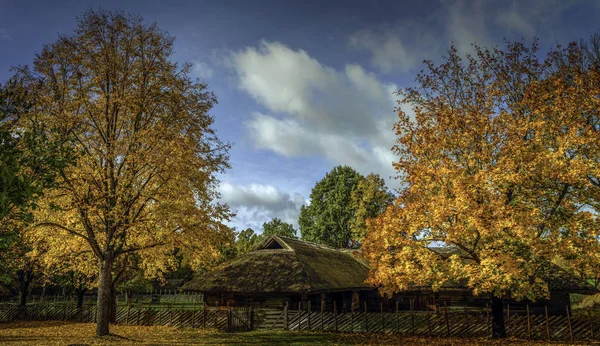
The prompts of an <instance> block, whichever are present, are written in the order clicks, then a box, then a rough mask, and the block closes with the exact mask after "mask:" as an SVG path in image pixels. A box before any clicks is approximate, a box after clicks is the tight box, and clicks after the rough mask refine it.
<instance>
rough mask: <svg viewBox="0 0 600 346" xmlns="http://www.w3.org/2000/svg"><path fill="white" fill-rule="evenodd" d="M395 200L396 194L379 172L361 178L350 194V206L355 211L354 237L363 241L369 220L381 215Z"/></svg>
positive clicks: (358, 240)
mask: <svg viewBox="0 0 600 346" xmlns="http://www.w3.org/2000/svg"><path fill="white" fill-rule="evenodd" d="M393 201H394V195H393V194H392V193H391V192H390V191H389V190H388V189H387V187H386V185H385V181H384V180H383V178H381V177H380V176H379V175H378V174H373V173H371V174H369V175H367V176H366V177H365V178H364V179H361V180H360V181H359V182H358V184H357V185H356V188H355V189H354V190H353V191H352V193H351V194H350V208H351V210H353V211H354V216H353V217H352V220H351V223H350V232H351V233H352V239H353V240H354V241H356V242H359V243H362V242H363V241H364V239H365V237H366V235H367V220H369V219H371V218H374V217H377V216H379V214H381V213H383V212H384V211H385V209H386V208H387V207H388V205H391V204H392V202H393Z"/></svg>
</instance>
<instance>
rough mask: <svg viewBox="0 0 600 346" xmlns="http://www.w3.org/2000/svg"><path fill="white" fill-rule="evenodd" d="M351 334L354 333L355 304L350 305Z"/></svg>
mask: <svg viewBox="0 0 600 346" xmlns="http://www.w3.org/2000/svg"><path fill="white" fill-rule="evenodd" d="M350 333H354V302H351V303H350Z"/></svg>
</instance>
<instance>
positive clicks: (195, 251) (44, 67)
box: [21, 10, 233, 336]
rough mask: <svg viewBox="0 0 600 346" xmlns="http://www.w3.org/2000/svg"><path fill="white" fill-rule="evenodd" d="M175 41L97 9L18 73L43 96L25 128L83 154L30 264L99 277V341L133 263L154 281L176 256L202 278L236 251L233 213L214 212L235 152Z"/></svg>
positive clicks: (43, 207)
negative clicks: (217, 128) (115, 292)
mask: <svg viewBox="0 0 600 346" xmlns="http://www.w3.org/2000/svg"><path fill="white" fill-rule="evenodd" d="M173 42H174V39H173V38H172V37H171V36H169V35H168V34H167V33H165V32H163V31H161V30H160V29H159V28H158V27H157V26H156V25H155V24H147V23H144V22H143V21H142V19H141V18H138V17H135V16H132V15H126V14H123V13H118V12H117V13H115V12H108V11H93V10H90V11H88V12H86V13H85V14H84V15H83V16H82V17H81V18H79V19H78V23H77V28H76V30H75V32H74V34H73V35H70V36H66V35H63V36H60V37H59V39H58V40H57V41H56V42H55V43H53V44H50V45H47V46H45V47H44V48H43V49H42V51H41V52H40V53H39V54H37V55H36V57H35V60H34V65H33V68H32V70H31V71H30V70H27V69H24V70H23V71H21V73H22V74H24V75H25V76H26V78H28V79H29V81H30V86H31V88H32V92H35V93H36V95H37V100H36V102H35V105H34V106H33V107H32V109H31V110H30V111H29V114H28V116H27V119H29V120H35V121H37V123H38V124H48V125H51V126H52V127H53V128H57V129H59V131H58V132H60V133H63V134H64V133H68V134H69V135H70V136H72V137H73V138H74V143H75V144H74V145H73V147H72V150H73V152H74V153H75V154H76V155H77V159H76V163H75V164H74V165H73V166H70V167H64V168H62V169H61V170H60V172H59V179H58V182H57V185H58V186H57V187H56V188H52V189H50V190H48V191H46V193H45V194H44V196H43V198H42V199H41V200H40V201H39V203H38V208H37V209H36V210H35V211H34V217H35V220H36V224H35V226H34V227H30V228H29V229H28V231H27V233H26V234H27V239H28V241H30V242H31V243H32V244H34V249H33V251H32V256H40V257H41V258H43V260H44V261H45V263H46V265H48V266H52V265H54V264H56V263H57V262H63V263H64V262H65V261H66V260H68V261H69V262H68V263H70V264H71V266H72V268H71V269H73V270H76V271H78V272H80V273H82V274H85V275H92V274H93V273H94V272H96V273H97V286H98V319H97V326H96V334H97V335H99V336H100V335H107V334H108V333H109V315H110V305H111V287H112V284H113V280H114V276H117V275H118V272H119V270H120V268H123V266H122V265H120V263H124V262H126V261H127V259H126V257H127V256H129V255H132V254H135V256H136V261H137V263H138V265H139V266H140V267H141V268H142V269H143V270H144V271H145V273H146V275H148V276H155V275H160V273H162V272H164V271H166V270H168V269H169V268H170V267H171V266H173V265H174V264H175V263H176V259H175V253H176V252H178V253H180V254H182V256H183V260H184V262H185V263H186V264H190V265H192V266H194V267H195V266H198V265H199V264H202V263H207V262H211V261H212V260H213V259H215V258H216V257H218V256H219V255H220V251H219V250H220V249H221V248H222V246H224V244H227V243H229V242H231V241H232V240H233V232H232V230H231V229H230V228H229V227H227V226H226V225H225V224H224V222H225V221H227V220H228V219H229V218H230V216H231V213H230V211H229V209H228V207H227V206H226V205H222V204H219V203H215V202H214V200H215V198H217V197H218V192H217V189H216V187H217V184H218V180H217V177H216V175H217V174H219V173H222V172H223V171H224V169H226V168H227V167H228V154H227V151H228V148H229V145H227V144H224V143H222V142H221V141H220V140H219V139H218V137H217V136H216V134H215V132H214V130H213V128H212V125H213V122H214V118H213V117H212V116H210V115H209V113H208V112H209V111H210V109H211V108H212V106H213V105H214V104H215V103H216V99H215V96H214V95H213V94H212V93H211V92H210V91H208V90H207V86H206V85H205V84H203V83H202V82H200V81H197V80H194V79H192V78H191V77H190V76H189V72H190V68H191V66H190V65H189V64H185V65H179V64H177V63H174V62H172V61H170V58H171V56H172V54H173ZM117 264H119V266H117Z"/></svg>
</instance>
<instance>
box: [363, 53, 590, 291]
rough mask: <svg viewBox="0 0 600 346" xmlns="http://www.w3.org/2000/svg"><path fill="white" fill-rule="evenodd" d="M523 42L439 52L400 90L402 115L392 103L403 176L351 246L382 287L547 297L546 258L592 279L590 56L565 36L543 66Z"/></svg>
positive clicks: (396, 164)
mask: <svg viewBox="0 0 600 346" xmlns="http://www.w3.org/2000/svg"><path fill="white" fill-rule="evenodd" d="M536 51H537V48H536V44H534V45H533V47H532V48H526V47H525V46H523V45H522V44H521V43H515V44H511V45H509V46H508V49H507V50H506V51H503V52H502V51H500V50H499V49H496V50H492V51H489V50H487V49H479V50H478V55H477V58H476V59H475V58H471V57H468V58H467V62H466V63H463V62H462V60H461V58H460V57H459V55H458V53H457V52H456V51H455V50H451V51H450V55H449V57H448V58H447V59H446V61H445V62H444V63H443V64H442V65H440V66H434V65H433V64H429V66H428V67H429V72H427V73H422V74H421V75H419V77H418V82H419V86H418V88H413V89H407V90H403V91H400V95H401V96H402V97H403V99H402V101H401V104H404V105H408V106H411V107H412V111H413V112H412V113H414V114H411V113H407V112H404V111H403V110H402V109H399V110H398V116H399V120H398V122H397V123H396V126H395V130H396V134H397V136H398V141H397V145H396V146H395V147H394V151H395V152H396V154H397V155H398V156H399V160H398V162H396V163H395V168H396V170H397V171H398V173H399V176H400V178H402V179H403V184H404V185H403V189H402V191H401V194H400V196H399V198H398V199H397V200H396V201H395V204H394V205H393V206H390V207H388V209H387V210H386V212H385V213H383V214H382V215H381V216H379V217H378V218H376V219H374V220H371V221H370V222H369V232H368V237H367V239H366V241H365V243H364V245H363V249H364V253H365V256H366V257H367V258H368V260H369V262H370V264H371V274H370V279H369V281H370V282H371V283H373V284H377V285H381V286H382V287H383V288H382V290H383V291H384V292H387V293H391V292H396V291H401V290H405V289H407V288H408V287H410V286H411V285H417V286H421V285H422V286H429V287H433V289H435V290H437V289H439V288H440V287H441V286H443V285H444V284H448V283H451V282H455V283H456V282H464V283H466V285H467V286H468V287H470V288H472V289H473V291H474V293H475V294H480V293H492V294H494V295H496V296H503V295H506V294H510V295H511V296H513V297H515V298H517V299H520V298H529V299H536V298H540V297H547V296H548V294H549V291H548V280H547V274H548V270H549V268H551V267H552V266H553V264H552V263H555V262H556V260H555V259H556V258H562V259H563V260H564V264H565V266H563V267H564V268H567V269H569V270H571V271H574V272H576V273H578V274H580V275H581V277H583V278H588V277H589V276H590V275H596V276H597V275H598V273H599V271H598V268H600V267H599V264H600V257H599V256H598V255H597V254H598V253H600V252H599V250H600V246H599V242H598V237H599V235H600V227H599V226H600V224H599V222H598V220H597V217H596V215H597V211H598V207H599V204H598V201H599V197H600V184H599V182H600V181H599V180H598V179H599V178H600V167H599V165H598V163H599V162H600V117H599V115H598V109H600V98H599V97H598V95H600V83H599V82H598V81H600V69H599V68H598V66H599V65H598V64H595V65H594V64H587V65H586V63H585V61H584V58H583V54H582V49H581V47H579V46H576V45H572V46H571V47H569V48H568V49H565V50H563V51H560V50H559V51H555V52H553V53H550V54H549V56H548V58H547V60H546V61H544V62H539V61H538V58H537V57H536V56H535V54H536ZM564 61H568V62H570V63H561V62H564ZM581 66H585V67H581ZM587 267H589V268H590V270H588V269H587ZM591 268H594V269H591ZM593 270H595V271H596V272H595V273H592V271H593Z"/></svg>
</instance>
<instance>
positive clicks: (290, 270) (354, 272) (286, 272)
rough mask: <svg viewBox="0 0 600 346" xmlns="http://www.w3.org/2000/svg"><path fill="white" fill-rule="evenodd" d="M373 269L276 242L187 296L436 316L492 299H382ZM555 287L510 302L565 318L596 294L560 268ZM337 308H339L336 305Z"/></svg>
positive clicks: (302, 245) (462, 293)
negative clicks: (576, 298)
mask: <svg viewBox="0 0 600 346" xmlns="http://www.w3.org/2000/svg"><path fill="white" fill-rule="evenodd" d="M368 271H369V268H368V264H367V263H366V262H365V261H364V259H363V258H362V256H361V253H360V250H339V249H333V248H330V247H328V246H324V245H320V244H315V243H311V242H306V241H302V240H298V239H292V238H286V237H280V236H271V237H268V238H266V239H265V240H264V241H262V242H261V243H260V244H258V245H257V246H256V247H255V248H254V249H253V250H252V251H250V252H247V253H245V254H243V255H241V256H239V257H237V258H234V259H233V260H231V261H229V262H226V263H224V264H222V265H221V266H219V267H217V268H216V269H214V270H212V271H209V272H206V273H203V274H199V275H196V276H195V277H194V278H193V279H192V280H191V281H189V282H188V283H186V284H185V285H184V286H183V290H187V291H199V292H202V293H204V297H205V298H204V299H205V303H206V304H207V305H208V306H223V307H225V306H254V307H270V308H282V307H283V306H285V305H286V304H288V306H289V307H290V309H299V308H301V309H306V308H308V307H309V304H310V307H311V309H313V310H319V309H321V308H323V309H325V310H327V311H333V309H334V305H335V307H336V308H337V311H339V312H344V311H349V309H351V308H352V307H353V308H354V309H355V311H358V310H360V311H364V309H367V310H368V311H379V310H380V309H384V310H386V311H390V310H394V309H395V308H396V306H398V307H399V308H400V309H402V310H408V309H410V308H411V305H412V308H414V309H416V310H436V309H438V308H439V307H440V306H444V305H446V306H450V307H456V306H461V307H462V306H472V307H483V306H485V305H486V304H487V303H489V302H490V300H491V296H489V295H479V296H474V295H473V294H472V291H471V290H470V289H469V288H468V287H466V286H465V285H464V283H458V282H457V283H452V284H448V285H445V286H443V287H442V288H441V289H440V290H438V291H437V292H434V291H432V290H431V287H413V288H411V289H410V290H408V291H406V292H401V293H396V294H394V295H393V296H392V297H382V296H380V295H379V293H378V291H377V288H376V287H374V286H372V285H368V284H366V283H365V280H366V279H367V275H368ZM545 276H546V279H547V281H548V282H549V285H550V291H551V297H550V299H549V300H547V301H546V300H539V301H537V302H527V301H522V302H517V301H515V300H514V299H511V297H510V296H507V297H505V299H504V302H505V305H508V304H510V305H511V310H512V311H518V310H520V309H525V304H530V308H531V309H544V306H545V305H548V310H549V312H550V313H555V314H556V313H561V314H562V313H564V312H565V311H566V306H569V304H570V303H569V294H570V293H584V294H585V293H593V292H594V290H593V289H592V288H591V287H589V286H587V285H585V284H584V283H582V282H581V281H580V280H578V279H576V278H574V277H573V276H570V275H568V274H567V273H566V272H564V271H563V270H561V269H560V268H558V267H556V266H551V268H550V269H549V270H548V273H546V274H545ZM334 302H335V304H334Z"/></svg>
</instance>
